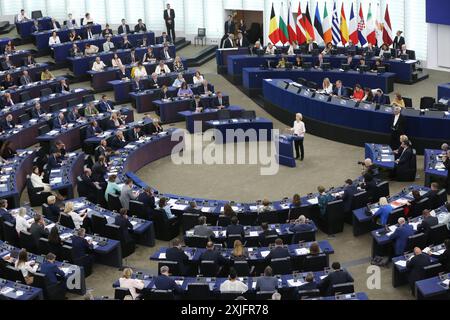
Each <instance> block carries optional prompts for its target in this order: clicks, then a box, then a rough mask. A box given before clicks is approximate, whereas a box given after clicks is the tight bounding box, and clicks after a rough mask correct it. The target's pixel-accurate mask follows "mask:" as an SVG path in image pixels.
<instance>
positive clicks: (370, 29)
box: [366, 3, 377, 46]
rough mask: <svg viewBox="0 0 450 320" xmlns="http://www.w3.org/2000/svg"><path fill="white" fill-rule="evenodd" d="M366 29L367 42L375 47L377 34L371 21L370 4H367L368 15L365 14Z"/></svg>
mask: <svg viewBox="0 0 450 320" xmlns="http://www.w3.org/2000/svg"><path fill="white" fill-rule="evenodd" d="M366 29H367V41H368V42H369V43H371V44H373V45H374V46H375V45H376V44H377V33H376V31H375V24H374V21H373V15H372V4H371V3H369V13H368V14H367V24H366Z"/></svg>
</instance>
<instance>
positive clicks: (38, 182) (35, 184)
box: [30, 172, 47, 188]
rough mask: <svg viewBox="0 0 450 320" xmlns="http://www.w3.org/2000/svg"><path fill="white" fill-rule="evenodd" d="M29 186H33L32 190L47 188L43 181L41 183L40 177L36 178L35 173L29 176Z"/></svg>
mask: <svg viewBox="0 0 450 320" xmlns="http://www.w3.org/2000/svg"><path fill="white" fill-rule="evenodd" d="M30 180H31V184H32V185H33V188H45V187H46V186H47V184H46V183H44V181H42V177H41V176H38V175H37V174H36V173H34V172H33V173H32V174H31V176H30Z"/></svg>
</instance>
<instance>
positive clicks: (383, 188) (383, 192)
mask: <svg viewBox="0 0 450 320" xmlns="http://www.w3.org/2000/svg"><path fill="white" fill-rule="evenodd" d="M389 192H390V191H389V182H388V181H383V182H380V183H379V184H377V192H376V195H375V198H374V199H370V200H372V203H375V202H378V201H379V200H380V198H381V197H389Z"/></svg>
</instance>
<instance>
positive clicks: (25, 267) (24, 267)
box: [15, 260, 38, 277]
mask: <svg viewBox="0 0 450 320" xmlns="http://www.w3.org/2000/svg"><path fill="white" fill-rule="evenodd" d="M17 262H19V260H17V261H16V263H15V267H16V269H19V270H20V271H21V272H22V275H23V276H24V277H27V276H28V273H36V271H37V268H38V265H37V264H35V265H34V266H33V267H32V266H31V261H27V262H25V263H22V264H20V266H18V265H17Z"/></svg>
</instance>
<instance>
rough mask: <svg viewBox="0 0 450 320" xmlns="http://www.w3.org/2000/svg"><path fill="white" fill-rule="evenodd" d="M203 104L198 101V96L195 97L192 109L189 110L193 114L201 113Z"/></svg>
mask: <svg viewBox="0 0 450 320" xmlns="http://www.w3.org/2000/svg"><path fill="white" fill-rule="evenodd" d="M203 109H204V108H203V103H202V101H201V100H200V96H195V97H194V100H193V101H192V107H191V110H192V111H195V112H203Z"/></svg>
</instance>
